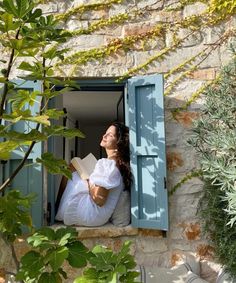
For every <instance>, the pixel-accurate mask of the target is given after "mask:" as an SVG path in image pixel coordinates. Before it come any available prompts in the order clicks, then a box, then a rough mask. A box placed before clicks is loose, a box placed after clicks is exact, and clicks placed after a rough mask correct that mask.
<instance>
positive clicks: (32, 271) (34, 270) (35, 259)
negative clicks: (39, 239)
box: [17, 251, 45, 278]
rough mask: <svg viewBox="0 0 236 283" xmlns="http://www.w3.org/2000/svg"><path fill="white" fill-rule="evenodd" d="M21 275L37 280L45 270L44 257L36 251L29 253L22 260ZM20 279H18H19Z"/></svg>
mask: <svg viewBox="0 0 236 283" xmlns="http://www.w3.org/2000/svg"><path fill="white" fill-rule="evenodd" d="M20 262H21V268H20V272H21V274H22V273H24V274H25V276H28V277H29V278H37V277H38V276H39V274H40V273H41V271H42V270H43V269H44V268H45V265H44V261H43V257H42V256H41V255H40V253H38V252H36V251H29V252H28V253H26V254H25V255H24V256H23V257H22V258H21V260H20ZM17 278H18V277H17Z"/></svg>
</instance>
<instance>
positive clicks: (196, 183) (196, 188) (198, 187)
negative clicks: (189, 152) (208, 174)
mask: <svg viewBox="0 0 236 283" xmlns="http://www.w3.org/2000/svg"><path fill="white" fill-rule="evenodd" d="M189 172H190V171H186V173H177V172H175V173H171V174H168V179H167V187H168V190H169V191H171V189H172V188H173V187H174V186H175V185H176V184H178V183H179V182H180V181H181V180H182V179H183V178H185V177H186V175H187V174H188V173H189ZM202 188H203V182H202V181H201V180H200V179H199V178H197V177H193V178H191V179H189V180H188V181H186V182H185V183H184V184H182V185H181V186H180V187H179V188H177V189H176V190H175V192H174V196H175V195H187V194H195V193H199V192H201V191H202ZM174 196H173V197H174Z"/></svg>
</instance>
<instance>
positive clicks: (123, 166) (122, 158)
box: [111, 122, 133, 190]
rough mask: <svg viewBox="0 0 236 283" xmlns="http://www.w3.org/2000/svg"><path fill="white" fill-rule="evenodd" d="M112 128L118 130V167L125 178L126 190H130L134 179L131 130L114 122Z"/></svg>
mask: <svg viewBox="0 0 236 283" xmlns="http://www.w3.org/2000/svg"><path fill="white" fill-rule="evenodd" d="M111 126H114V127H115V128H116V136H117V150H118V154H117V160H116V163H117V167H118V168H119V170H120V173H121V176H122V177H123V182H124V185H125V190H130V188H131V184H132V179H133V178H132V173H131V168H130V148H129V128H128V127H127V126H125V125H124V124H123V123H121V122H113V123H112V124H111Z"/></svg>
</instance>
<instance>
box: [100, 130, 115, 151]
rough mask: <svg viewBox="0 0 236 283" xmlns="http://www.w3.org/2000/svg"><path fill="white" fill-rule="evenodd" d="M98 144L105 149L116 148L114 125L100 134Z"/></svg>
mask: <svg viewBox="0 0 236 283" xmlns="http://www.w3.org/2000/svg"><path fill="white" fill-rule="evenodd" d="M100 146H102V147H104V148H105V149H117V137H116V127H115V126H110V127H109V128H108V129H107V130H106V133H105V134H104V135H103V136H102V140H101V143H100Z"/></svg>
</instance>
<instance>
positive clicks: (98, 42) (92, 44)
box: [65, 34, 104, 52]
mask: <svg viewBox="0 0 236 283" xmlns="http://www.w3.org/2000/svg"><path fill="white" fill-rule="evenodd" d="M102 45H104V35H99V34H94V35H92V36H91V35H80V36H79V37H78V38H73V39H70V40H69V41H68V42H66V43H65V47H68V48H73V51H74V52H77V51H81V50H88V49H90V48H97V47H100V46H102Z"/></svg>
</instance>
